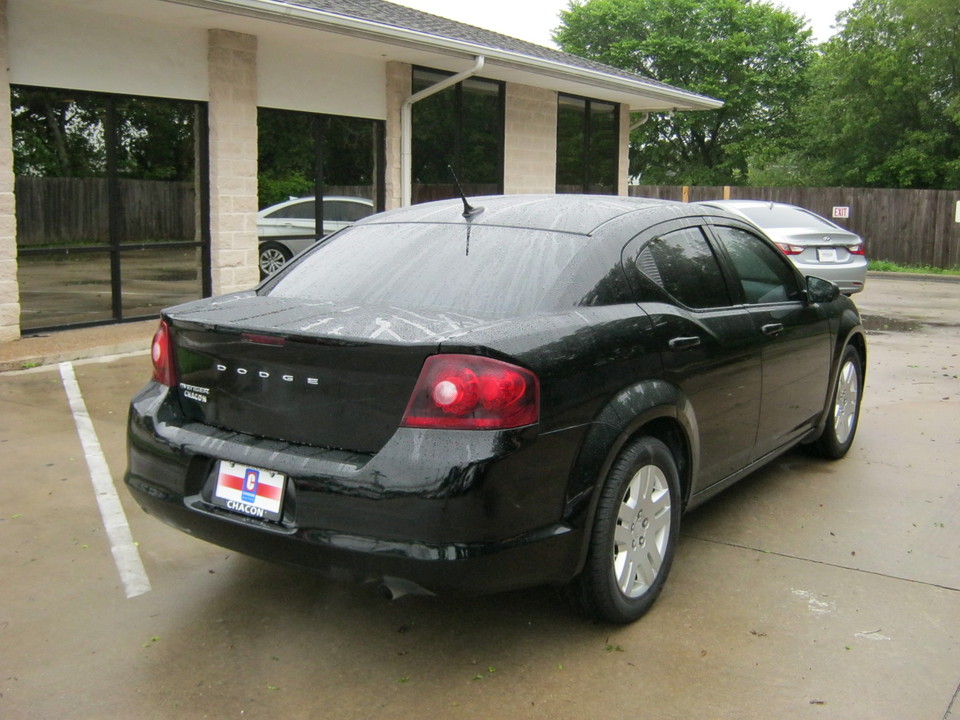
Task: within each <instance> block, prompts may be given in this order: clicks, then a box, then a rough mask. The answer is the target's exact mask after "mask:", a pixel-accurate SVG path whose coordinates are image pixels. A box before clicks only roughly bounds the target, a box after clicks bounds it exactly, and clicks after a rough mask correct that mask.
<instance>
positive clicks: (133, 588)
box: [60, 362, 151, 598]
mask: <svg viewBox="0 0 960 720" xmlns="http://www.w3.org/2000/svg"><path fill="white" fill-rule="evenodd" d="M60 377H61V378H62V380H63V389H64V390H65V391H66V393H67V400H68V401H69V403H70V410H71V411H72V412H73V421H74V423H76V426H77V434H78V435H79V436H80V444H81V445H82V446H83V454H84V457H85V458H86V460H87V467H88V468H89V469H90V480H91V482H92V483H93V490H94V493H95V494H96V497H97V506H98V507H99V508H100V518H101V519H102V520H103V527H104V528H105V529H106V531H107V537H108V538H109V540H110V552H112V553H113V561H114V563H116V566H117V570H118V571H119V573H120V580H121V581H122V582H123V588H124V591H125V592H126V594H127V597H128V598H132V597H136V596H137V595H143V594H144V593H147V592H150V589H151V588H150V579H149V578H148V577H147V571H146V569H145V568H144V567H143V561H142V560H141V559H140V551H139V550H138V549H137V546H136V545H135V544H134V542H133V535H132V534H131V533H130V525H129V524H128V523H127V516H126V514H125V513H124V512H123V506H122V505H121V504H120V497H119V495H117V488H116V485H115V484H114V482H113V476H112V475H111V474H110V467H109V466H108V465H107V459H106V458H105V457H104V455H103V450H102V449H101V447H100V440H99V439H98V438H97V432H96V430H94V428H93V421H92V420H91V419H90V414H89V413H88V412H87V405H86V403H84V401H83V395H82V394H81V393H80V385H79V384H77V376H76V374H74V372H73V364H72V363H69V362H63V363H60Z"/></svg>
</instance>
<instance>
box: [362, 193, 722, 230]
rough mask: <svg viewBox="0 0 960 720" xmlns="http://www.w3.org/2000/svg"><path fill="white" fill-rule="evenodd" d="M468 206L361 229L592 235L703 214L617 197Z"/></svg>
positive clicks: (457, 203)
mask: <svg viewBox="0 0 960 720" xmlns="http://www.w3.org/2000/svg"><path fill="white" fill-rule="evenodd" d="M468 202H469V203H470V205H471V206H473V207H475V208H483V210H482V211H481V212H478V213H476V214H475V215H472V216H471V217H470V218H469V219H467V218H465V217H464V214H463V211H464V207H463V201H462V200H459V199H454V200H440V201H437V202H430V203H423V204H420V205H413V206H411V207H407V208H401V209H399V210H391V211H388V212H386V213H380V214H379V215H373V216H371V217H369V218H365V219H363V220H360V221H359V222H357V223H356V225H358V226H359V225H376V224H384V223H453V224H458V225H459V224H464V223H467V222H469V223H470V224H471V225H475V226H481V225H490V226H504V227H516V228H525V229H537V230H553V231H557V232H568V233H577V234H581V235H590V234H593V233H594V231H596V230H598V229H599V228H600V227H601V226H602V225H605V224H606V223H608V222H610V221H612V220H616V219H617V218H620V217H622V216H624V215H627V214H630V213H637V212H643V213H647V214H649V215H650V216H651V217H648V218H647V221H648V222H650V223H653V222H657V221H658V220H659V219H660V216H662V219H664V220H666V219H670V218H674V217H678V216H679V215H702V214H704V213H703V210H702V209H699V208H697V207H696V206H695V205H691V204H688V203H678V202H673V201H670V200H657V199H652V198H631V197H619V196H613V195H565V194H564V195H490V196H485V197H471V198H468Z"/></svg>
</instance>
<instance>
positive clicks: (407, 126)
mask: <svg viewBox="0 0 960 720" xmlns="http://www.w3.org/2000/svg"><path fill="white" fill-rule="evenodd" d="M483 63H484V57H483V55H477V57H476V62H475V63H474V65H473V67H472V68H470V69H469V70H465V71H464V72H462V73H458V74H456V75H451V76H450V77H448V78H447V79H446V80H441V81H440V82H438V83H435V84H433V85H431V86H430V87H428V88H424V89H423V90H421V91H420V92H417V93H414V94H413V95H411V96H410V97H408V98H407V99H406V100H404V101H403V105H402V107H401V109H400V176H401V177H400V188H401V189H400V206H401V207H409V205H410V201H411V196H412V189H411V184H412V182H413V178H412V174H413V104H414V103H416V102H420V101H421V100H423V99H424V98H428V97H430V96H431V95H435V94H437V93H438V92H440V91H441V90H446V89H447V88H448V87H450V86H451V85H456V84H457V83H458V82H461V81H462V80H466V79H467V78H468V77H472V76H473V75H476V74H477V73H478V72H480V71H481V70H483Z"/></svg>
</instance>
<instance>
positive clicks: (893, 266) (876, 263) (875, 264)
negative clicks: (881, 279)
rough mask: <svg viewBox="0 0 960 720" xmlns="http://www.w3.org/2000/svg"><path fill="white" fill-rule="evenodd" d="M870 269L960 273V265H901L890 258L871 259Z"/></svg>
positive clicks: (917, 272) (936, 273) (946, 273)
mask: <svg viewBox="0 0 960 720" xmlns="http://www.w3.org/2000/svg"><path fill="white" fill-rule="evenodd" d="M867 269H868V270H875V271H877V272H897V273H913V274H921V275H960V267H954V268H939V267H931V266H930V265H900V264H899V263H895V262H892V261H890V260H871V261H870V262H869V264H868V265H867Z"/></svg>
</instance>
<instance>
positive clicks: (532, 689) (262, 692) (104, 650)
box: [0, 277, 960, 720]
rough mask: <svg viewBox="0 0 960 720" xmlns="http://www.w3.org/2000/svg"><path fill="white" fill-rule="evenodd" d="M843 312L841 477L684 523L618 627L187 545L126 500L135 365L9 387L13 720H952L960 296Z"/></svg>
mask: <svg viewBox="0 0 960 720" xmlns="http://www.w3.org/2000/svg"><path fill="white" fill-rule="evenodd" d="M856 300H857V302H858V305H860V307H861V309H862V311H863V313H864V315H865V317H866V318H867V320H868V327H870V328H871V333H870V338H869V339H870V348H869V358H868V363H867V366H868V370H867V387H866V394H865V400H864V406H863V414H862V417H861V424H860V430H859V434H858V437H857V440H856V442H855V445H854V447H853V449H852V450H851V452H850V454H849V455H848V457H847V458H846V459H844V460H842V461H839V462H835V463H827V462H823V461H820V460H815V459H813V458H810V457H808V456H806V455H804V454H802V453H800V452H793V453H790V454H788V455H786V456H784V457H782V458H781V459H780V460H778V461H777V462H775V463H774V464H773V465H771V466H769V467H768V468H766V469H764V470H762V471H760V472H758V473H756V474H755V475H753V476H751V477H749V478H747V479H745V480H744V481H742V482H741V483H739V484H738V485H737V486H735V487H733V488H732V489H730V490H728V491H727V492H725V493H724V494H722V495H721V496H719V497H718V498H716V499H715V500H713V501H711V502H710V503H709V504H707V505H706V506H704V507H703V508H701V509H699V510H697V511H695V512H693V513H691V514H690V515H688V516H687V517H685V518H684V520H683V525H682V528H681V534H682V539H681V542H680V546H679V550H678V554H677V558H676V561H675V564H674V569H673V573H672V575H671V577H670V580H669V582H668V583H667V586H666V589H665V591H664V593H663V595H662V596H661V598H660V600H659V601H658V603H657V604H656V606H655V607H654V609H653V610H652V612H651V613H650V614H649V615H647V616H646V617H645V618H644V619H642V620H641V621H639V622H638V623H636V624H634V625H631V626H629V627H611V626H606V625H598V624H593V623H589V622H586V621H584V620H582V619H580V618H578V617H576V616H575V615H573V614H571V613H570V612H569V611H568V609H567V608H566V607H565V606H564V605H563V603H562V602H561V601H560V600H559V599H558V598H557V597H556V595H555V593H554V592H552V591H550V590H543V589H540V590H529V591H524V592H516V593H509V594H505V595H497V596H492V597H484V598H476V599H457V600H448V599H436V598H422V597H403V598H400V599H399V600H394V601H388V600H385V599H383V598H381V597H380V596H379V595H378V594H377V593H376V592H375V591H374V589H373V588H372V587H358V586H353V585H342V584H338V583H335V582H331V581H328V580H325V579H323V578H318V577H315V576H313V575H310V574H307V573H304V572H301V571H298V570H292V569H287V568H283V567H278V566H275V565H270V564H267V563H264V562H261V561H258V560H254V559H250V558H246V557H243V556H240V555H236V554H233V553H230V552H228V551H225V550H222V549H219V548H217V547H215V546H212V545H208V544H206V543H204V542H201V541H199V540H195V539H193V538H190V537H188V536H186V535H183V534H181V533H178V532H176V531H174V530H172V529H170V528H168V527H166V526H164V525H162V524H161V523H159V522H158V521H156V520H154V519H152V518H150V517H148V516H146V515H145V514H144V513H143V512H141V510H140V509H139V508H138V507H137V506H136V505H135V503H134V502H133V501H132V500H131V498H130V496H129V495H128V494H127V492H126V489H125V488H124V487H123V486H122V482H121V479H122V474H123V471H124V463H125V458H124V422H125V416H126V405H127V402H128V399H129V397H130V396H131V395H132V394H133V393H134V392H135V391H136V389H137V388H139V387H140V386H141V385H142V384H143V382H144V381H145V380H146V378H147V377H148V376H149V373H150V369H149V365H150V363H149V357H148V356H147V354H146V352H145V351H140V352H136V353H132V354H124V355H121V356H114V357H109V358H100V359H95V360H85V361H78V362H75V363H66V364H63V365H61V364H52V365H47V366H42V367H38V368H33V369H30V370H20V371H11V372H4V373H0V460H2V467H3V474H2V476H0V492H2V500H0V718H4V720H19V719H21V718H108V717H109V718H131V719H140V718H178V719H179V718H274V717H283V718H331V719H339V718H344V719H353V718H386V719H389V718H398V719H401V718H403V719H405V718H411V719H412V718H429V717H436V718H484V719H489V718H551V719H556V718H585V717H594V716H607V717H633V718H657V719H673V718H676V719H677V720H689V719H690V718H698V719H710V718H718V719H719V718H724V719H727V718H729V719H740V718H758V719H759V718H770V719H790V718H817V719H824V718H830V719H842V720H857V719H861V718H862V719H864V720H867V719H870V720H876V719H886V718H890V719H891V720H893V719H896V720H948V719H949V720H957V719H960V473H958V472H957V467H958V465H960V379H958V375H960V357H958V354H960V283H946V282H927V281H917V280H900V279H889V278H883V277H871V278H870V280H869V281H868V285H867V290H866V291H865V292H864V293H862V294H861V295H860V296H857V297H856ZM148 333H149V330H147V329H146V328H145V329H144V338H143V347H144V348H146V345H147V343H148V341H149V334H148ZM48 340H49V339H48ZM56 357H57V358H58V359H62V355H57V356H56ZM27 364H32V363H27ZM71 376H72V377H75V378H76V388H75V390H76V391H78V392H77V395H79V398H80V399H81V400H82V403H83V406H85V410H86V413H84V410H83V408H82V407H80V406H79V405H78V401H77V396H76V395H73V394H72V391H71V388H72V383H71V380H70V378H71ZM71 403H72V405H71ZM87 417H89V420H90V424H89V426H88V425H87V424H86V419H85V418H87ZM78 427H79V428H80V430H79V431H78ZM84 428H86V429H84ZM97 447H99V448H100V451H102V458H103V462H100V460H99V459H98V458H99V457H100V456H98V455H97V451H96V448H97ZM104 478H106V485H108V486H115V487H116V496H115V497H116V501H117V503H118V507H117V506H114V505H111V495H112V490H111V489H110V487H105V486H104V484H103V483H104ZM111 480H112V481H113V482H111ZM104 508H106V509H104ZM117 512H119V517H118V515H117ZM105 518H106V520H105ZM118 526H123V527H118ZM123 528H128V530H129V536H124V532H125V531H124V529H123ZM125 537H126V539H124V538H125ZM118 538H119V539H118ZM125 543H126V544H125ZM138 563H140V564H139V565H138Z"/></svg>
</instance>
